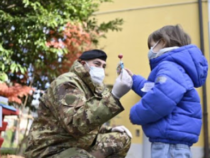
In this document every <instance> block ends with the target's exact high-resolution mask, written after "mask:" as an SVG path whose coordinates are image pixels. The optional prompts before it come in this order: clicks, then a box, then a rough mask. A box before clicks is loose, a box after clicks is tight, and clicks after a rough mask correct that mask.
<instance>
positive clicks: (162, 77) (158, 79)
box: [155, 76, 167, 83]
mask: <svg viewBox="0 0 210 158" xmlns="http://www.w3.org/2000/svg"><path fill="white" fill-rule="evenodd" d="M166 80H167V78H166V77H165V76H159V77H158V78H157V79H156V81H155V83H165V82H166Z"/></svg>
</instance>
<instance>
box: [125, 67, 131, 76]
mask: <svg viewBox="0 0 210 158" xmlns="http://www.w3.org/2000/svg"><path fill="white" fill-rule="evenodd" d="M125 70H126V71H127V72H128V74H129V75H130V76H131V77H132V76H133V72H132V71H131V70H129V69H127V68H125Z"/></svg>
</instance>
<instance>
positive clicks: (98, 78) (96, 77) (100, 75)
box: [86, 63, 105, 84]
mask: <svg viewBox="0 0 210 158" xmlns="http://www.w3.org/2000/svg"><path fill="white" fill-rule="evenodd" d="M86 65H87V67H88V68H89V73H90V77H91V80H92V82H93V83H94V84H102V83H103V80H104V77H105V72H104V69H103V68H98V67H95V66H89V64H88V63H86Z"/></svg>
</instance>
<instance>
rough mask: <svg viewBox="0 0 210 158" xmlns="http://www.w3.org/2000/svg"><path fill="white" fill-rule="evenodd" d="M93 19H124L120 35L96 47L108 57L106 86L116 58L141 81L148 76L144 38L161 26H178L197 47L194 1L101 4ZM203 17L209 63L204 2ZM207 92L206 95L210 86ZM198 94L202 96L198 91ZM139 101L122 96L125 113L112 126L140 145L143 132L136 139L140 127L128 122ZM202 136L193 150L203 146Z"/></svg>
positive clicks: (127, 0)
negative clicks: (124, 129)
mask: <svg viewBox="0 0 210 158" xmlns="http://www.w3.org/2000/svg"><path fill="white" fill-rule="evenodd" d="M95 15H96V16H97V19H99V22H103V21H109V20H112V19H114V18H123V19H124V24H123V26H122V28H123V30H122V31H121V32H110V33H108V35H107V38H106V39H101V41H100V46H99V47H100V48H104V50H105V51H106V52H107V53H108V61H107V65H108V66H107V69H106V73H107V77H106V80H105V82H106V83H107V84H113V83H114V80H115V78H116V76H117V75H116V65H117V64H118V62H119V59H118V57H117V55H118V54H123V55H124V58H123V61H124V64H125V67H127V68H129V69H130V70H132V71H133V72H134V73H136V74H141V75H142V76H144V77H147V76H148V74H149V72H150V68H149V62H148V58H147V52H148V48H147V38H148V35H149V34H150V33H151V32H153V31H154V30H157V29H159V28H160V27H162V26H164V25H169V24H172V25H174V24H181V25H182V27H183V29H184V30H185V31H186V32H187V33H189V34H190V36H191V38H192V43H193V44H196V45H197V46H199V44H200V41H199V19H198V18H199V16H198V5H197V1H194V0H147V1H143V0H114V2H112V3H104V4H102V5H101V8H100V10H99V11H98V12H96V13H95ZM203 15H204V23H203V24H204V37H205V53H206V54H207V58H208V59H209V55H208V54H209V53H208V52H209V46H208V44H209V41H208V17H207V16H208V8H207V2H206V1H204V2H203ZM208 80H209V78H208ZM207 88H208V94H209V93H210V87H209V82H208V83H207ZM198 92H199V94H200V95H201V88H199V89H198ZM208 94H207V96H208ZM139 99H140V98H139V97H138V96H137V95H136V94H134V92H129V93H128V94H127V95H125V96H124V97H123V98H122V99H121V101H122V104H123V105H124V107H125V111H124V112H123V113H121V114H120V115H118V116H117V117H116V118H114V119H113V120H112V121H111V123H112V124H114V125H118V124H123V125H125V126H126V127H128V128H129V129H130V130H131V132H132V134H133V136H134V139H133V143H142V131H141V136H140V137H136V136H135V130H136V129H141V127H140V126H134V125H132V124H131V123H130V121H129V111H130V108H131V106H132V105H134V104H135V103H136V102H137V101H139ZM208 104H209V100H208ZM209 112H210V111H209ZM209 117H210V114H209ZM202 132H203V131H202ZM202 134H203V133H202ZM202 134H201V137H200V139H199V142H198V143H197V144H195V146H203V136H202Z"/></svg>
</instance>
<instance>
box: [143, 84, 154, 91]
mask: <svg viewBox="0 0 210 158" xmlns="http://www.w3.org/2000/svg"><path fill="white" fill-rule="evenodd" d="M154 86H155V83H154V82H146V83H145V84H144V87H143V88H142V89H141V91H142V92H148V91H150V90H151V89H152V88H153V87H154Z"/></svg>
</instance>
